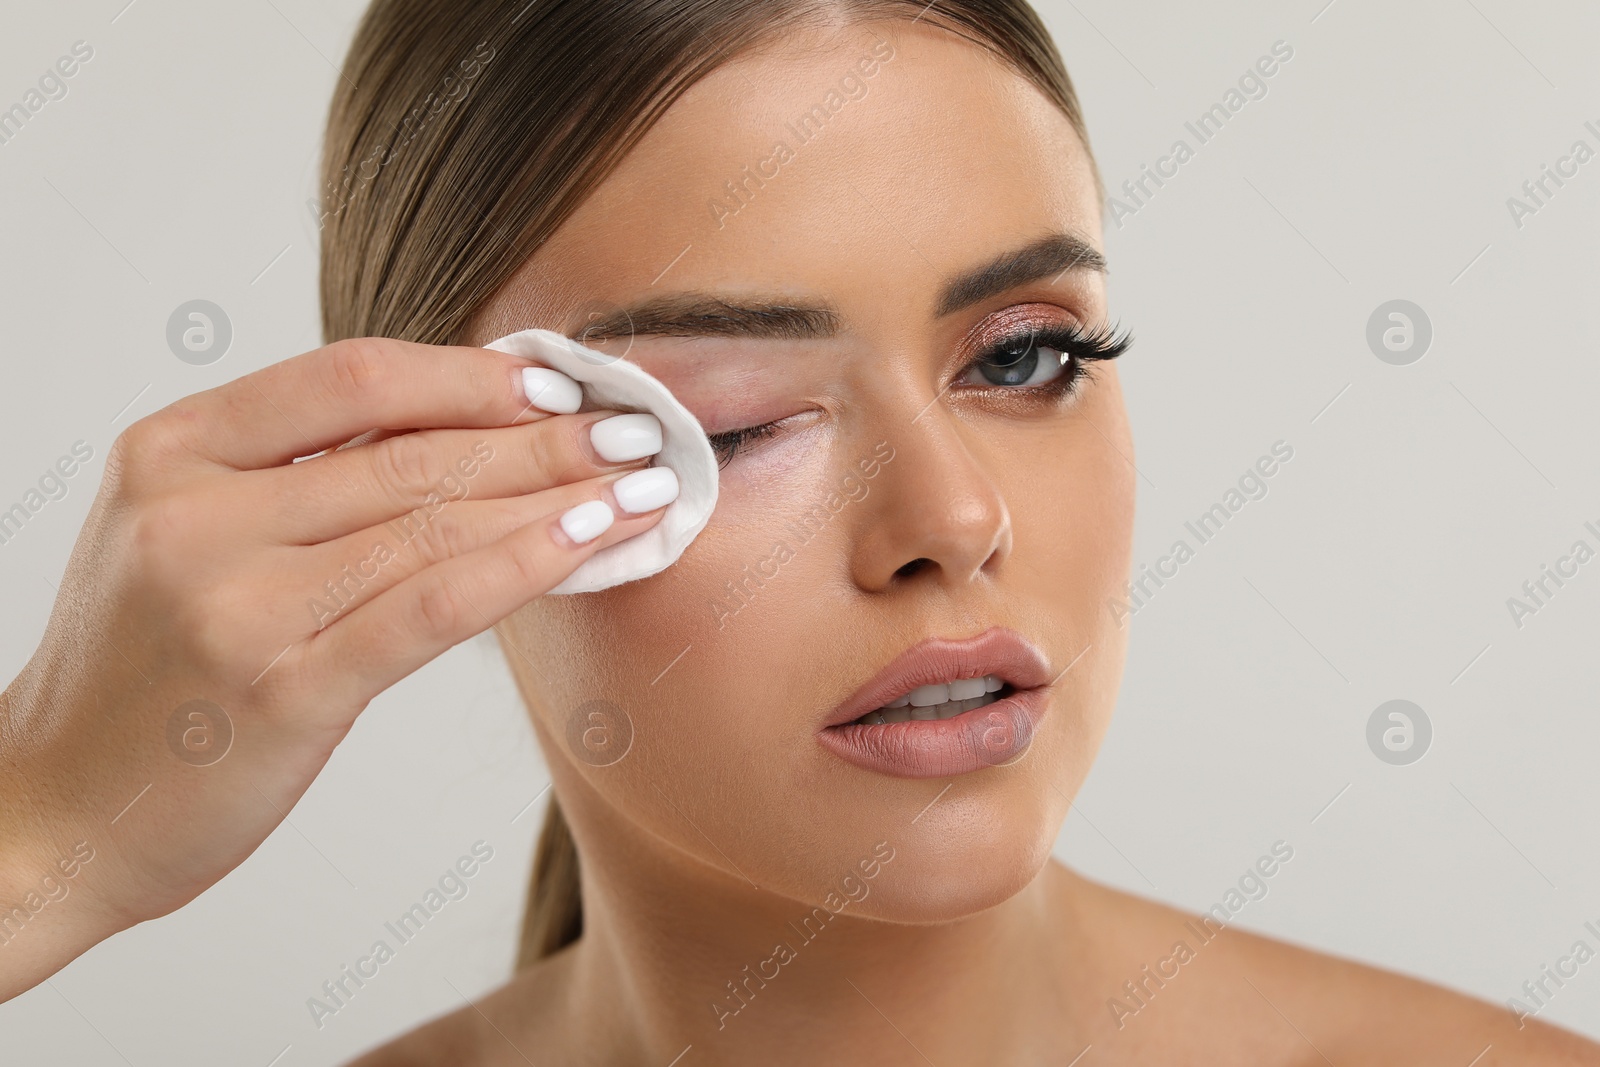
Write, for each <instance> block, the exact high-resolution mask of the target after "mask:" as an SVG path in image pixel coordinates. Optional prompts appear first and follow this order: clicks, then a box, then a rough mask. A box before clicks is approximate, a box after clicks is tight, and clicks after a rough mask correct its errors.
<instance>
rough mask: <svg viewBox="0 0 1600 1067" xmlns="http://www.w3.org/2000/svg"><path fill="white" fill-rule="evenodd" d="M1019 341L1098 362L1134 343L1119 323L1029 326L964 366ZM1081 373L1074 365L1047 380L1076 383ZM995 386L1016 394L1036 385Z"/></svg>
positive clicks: (1080, 360)
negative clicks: (1067, 370) (1086, 325)
mask: <svg viewBox="0 0 1600 1067" xmlns="http://www.w3.org/2000/svg"><path fill="white" fill-rule="evenodd" d="M1019 341H1031V342H1032V343H1033V344H1034V345H1037V346H1039V347H1042V348H1053V349H1055V350H1056V351H1058V352H1060V353H1061V354H1062V355H1064V356H1066V357H1067V358H1068V359H1069V360H1071V361H1072V362H1073V363H1098V362H1104V361H1105V360H1110V359H1116V358H1117V357H1118V356H1120V355H1122V354H1123V353H1124V352H1126V351H1127V350H1128V349H1129V348H1130V347H1131V346H1132V345H1133V334H1132V333H1131V332H1130V331H1129V330H1128V329H1127V328H1126V327H1121V326H1118V327H1114V328H1113V327H1109V326H1106V325H1104V324H1101V325H1099V326H1096V327H1094V328H1092V329H1085V328H1084V327H1082V326H1079V325H1078V324H1077V323H1075V322H1074V323H1065V324H1060V325H1049V326H1038V327H1029V328H1027V329H1024V330H1017V331H1016V332H1014V333H1013V334H1012V335H1011V336H1009V337H1003V338H1001V339H1000V340H998V341H995V342H993V343H992V344H990V345H989V347H987V348H985V349H984V350H983V351H982V352H980V353H979V354H978V357H977V358H976V359H974V360H973V361H972V362H971V363H968V364H967V365H966V366H965V367H962V368H961V370H962V372H963V373H965V372H966V371H967V370H970V369H971V368H972V366H973V364H975V363H980V362H982V361H983V360H985V359H988V358H990V357H991V356H994V355H996V354H998V353H1003V352H1007V351H1008V350H1009V349H1010V348H1011V347H1012V346H1014V345H1016V344H1017V343H1018V342H1019ZM1063 362H1065V361H1063ZM1081 375H1082V368H1081V367H1074V369H1073V370H1071V371H1069V372H1068V373H1067V374H1064V375H1062V377H1061V378H1057V379H1055V381H1053V382H1049V383H1047V385H1055V384H1056V383H1057V382H1060V381H1062V380H1063V379H1070V380H1071V381H1072V382H1073V383H1076V381H1077V379H1078V378H1079V377H1080V376H1081ZM995 388H997V389H1005V390H1006V391H1007V392H1013V393H1014V392H1029V391H1031V390H1032V388H1034V387H1025V388H1018V387H1015V386H1013V387H1009V388H1008V387H1006V386H995ZM1037 388H1040V389H1043V388H1045V386H1038V387H1037Z"/></svg>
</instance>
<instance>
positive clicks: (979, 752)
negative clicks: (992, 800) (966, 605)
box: [817, 626, 1054, 778]
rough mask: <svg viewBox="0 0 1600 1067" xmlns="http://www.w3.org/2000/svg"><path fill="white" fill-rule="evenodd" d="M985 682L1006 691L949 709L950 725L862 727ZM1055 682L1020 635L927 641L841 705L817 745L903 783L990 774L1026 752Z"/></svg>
mask: <svg viewBox="0 0 1600 1067" xmlns="http://www.w3.org/2000/svg"><path fill="white" fill-rule="evenodd" d="M986 676H988V677H989V678H991V679H992V680H998V681H999V682H1000V683H1001V684H1000V687H999V689H998V691H996V690H992V689H991V690H989V692H988V693H987V694H986V697H985V701H977V702H974V703H975V705H976V706H973V707H970V708H969V709H968V710H964V711H959V713H957V714H954V715H949V710H950V709H949V707H948V705H944V706H943V711H944V714H945V715H946V716H947V717H940V718H932V719H928V718H912V719H910V720H908V721H898V722H894V721H889V722H881V723H880V722H877V721H876V716H875V717H874V722H873V724H866V723H861V722H858V721H857V720H859V719H861V718H862V716H864V715H867V714H868V713H871V712H874V711H876V710H877V709H880V708H884V707H886V706H888V705H892V704H896V703H898V702H899V701H900V699H901V698H902V697H907V696H911V697H912V703H913V704H915V703H917V702H919V701H925V700H929V699H931V697H932V696H937V695H939V690H938V689H937V688H934V687H937V686H940V685H948V684H949V683H951V682H966V683H967V685H966V686H957V687H956V691H957V692H965V691H966V689H967V688H970V687H971V685H972V682H971V681H970V680H971V679H979V680H982V679H984V678H985V677H986ZM1053 680H1054V675H1053V674H1052V672H1051V669H1050V664H1049V661H1048V659H1047V658H1046V657H1045V655H1044V653H1043V652H1042V651H1040V650H1039V648H1038V647H1037V646H1036V645H1034V644H1032V643H1031V642H1030V641H1028V640H1027V639H1026V638H1024V637H1023V636H1022V635H1021V634H1019V633H1017V632H1016V631H1015V630H1012V629H1009V628H1006V627H999V626H995V627H990V628H989V629H988V630H985V631H984V632H983V633H981V634H979V635H978V636H976V637H971V638H964V639H960V640H956V639H951V638H942V637H936V638H928V639H926V640H923V641H920V642H918V643H917V644H915V645H913V646H912V647H911V648H908V649H906V650H905V651H904V652H903V653H901V654H900V655H899V656H896V657H895V659H894V660H893V661H891V662H890V663H889V664H888V665H887V666H885V667H884V668H883V669H882V670H880V671H879V672H878V673H877V674H875V675H874V676H873V677H872V678H871V679H870V680H868V681H867V682H866V684H864V685H863V686H862V687H861V688H860V689H858V690H856V692H855V693H854V694H852V695H851V696H850V698H849V699H848V700H846V701H845V702H844V703H843V704H841V705H839V707H838V708H836V709H835V710H834V711H833V712H832V713H831V714H830V715H829V716H828V719H827V721H826V722H825V723H824V725H823V727H822V729H820V730H819V731H818V733H817V740H818V741H819V742H820V743H821V744H822V746H823V747H824V748H826V749H828V750H829V751H831V752H833V753H834V754H835V755H837V756H839V757H840V758H842V759H844V760H846V761H847V762H849V763H852V764H855V765H856V766H859V767H862V768H863V769H866V770H873V771H878V772H879V773H883V774H889V775H894V776H896V777H902V778H936V777H946V776H949V775H954V774H964V773H967V772H970V771H975V770H981V769H982V768H984V767H993V766H996V765H998V764H1001V763H1005V762H1008V761H1009V760H1011V759H1013V758H1015V757H1016V756H1018V755H1020V754H1021V753H1022V752H1024V751H1026V750H1027V747H1028V745H1029V743H1030V742H1031V741H1032V739H1033V733H1034V730H1035V729H1036V727H1037V726H1038V723H1039V721H1040V719H1041V718H1042V717H1043V715H1044V711H1045V708H1046V705H1047V697H1048V688H1047V687H1048V685H1049V683H1050V682H1051V681H1053ZM918 691H920V693H919V692H918ZM995 698H998V699H995ZM903 706H904V705H902V707H903Z"/></svg>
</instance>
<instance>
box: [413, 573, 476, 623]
mask: <svg viewBox="0 0 1600 1067" xmlns="http://www.w3.org/2000/svg"><path fill="white" fill-rule="evenodd" d="M470 610H471V609H470V608H469V607H468V605H467V603H466V600H465V599H464V598H463V597H462V596H461V593H460V592H459V591H458V590H457V589H456V587H455V586H454V585H452V584H450V583H449V582H447V581H445V580H444V579H443V578H438V577H436V578H433V579H431V580H429V581H428V582H427V584H426V585H424V586H423V587H422V588H421V589H420V590H419V591H418V593H417V603H416V612H417V619H418V621H419V623H420V624H421V625H422V627H423V628H424V630H425V632H427V633H430V634H453V633H458V632H460V630H461V627H462V625H463V624H464V622H465V621H466V618H467V614H468V612H469V611H470Z"/></svg>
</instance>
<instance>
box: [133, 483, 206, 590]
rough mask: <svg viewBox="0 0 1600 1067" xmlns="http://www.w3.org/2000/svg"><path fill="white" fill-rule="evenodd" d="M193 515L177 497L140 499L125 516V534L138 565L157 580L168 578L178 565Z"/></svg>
mask: <svg viewBox="0 0 1600 1067" xmlns="http://www.w3.org/2000/svg"><path fill="white" fill-rule="evenodd" d="M194 519H195V516H194V514H193V513H192V510H191V509H190V507H189V505H188V504H187V502H186V501H185V500H184V499H183V498H182V497H178V496H164V497H157V498H155V499H151V500H145V501H142V502H141V503H140V504H139V505H138V506H137V507H135V508H133V509H132V510H130V511H129V512H128V515H127V519H126V521H127V537H128V543H129V547H130V548H131V550H132V552H133V556H134V559H135V560H136V561H137V563H138V565H139V566H140V568H141V569H142V570H143V571H144V572H145V573H148V574H150V575H152V576H154V577H156V578H157V579H158V580H165V579H169V578H170V577H171V576H172V574H173V573H174V571H175V570H176V569H178V568H179V567H181V566H182V563H181V561H182V560H183V559H184V557H185V555H186V552H185V548H184V545H185V542H186V540H187V538H188V536H189V534H190V532H191V531H192V530H193V528H194V526H193V522H194Z"/></svg>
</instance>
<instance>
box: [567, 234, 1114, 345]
mask: <svg viewBox="0 0 1600 1067" xmlns="http://www.w3.org/2000/svg"><path fill="white" fill-rule="evenodd" d="M1070 270H1079V271H1094V272H1098V273H1104V272H1105V270H1106V261H1105V257H1104V256H1102V255H1101V254H1100V253H1099V252H1098V251H1097V250H1096V249H1095V247H1094V246H1093V245H1091V244H1089V242H1088V241H1086V240H1084V239H1083V238H1081V237H1078V236H1076V235H1074V234H1070V233H1051V234H1046V235H1045V236H1044V237H1041V238H1038V239H1037V240H1035V241H1032V242H1030V243H1029V244H1027V245H1024V246H1023V247H1021V248H1016V249H1012V250H1011V251H1009V252H1004V253H1002V254H1001V255H999V256H996V257H995V258H993V259H991V260H990V261H989V262H987V263H984V264H982V265H981V266H978V267H974V268H971V269H969V270H965V271H962V272H961V273H959V274H957V275H955V276H954V277H951V278H949V279H947V280H946V281H945V283H944V285H943V286H941V287H940V290H939V296H938V300H937V301H936V303H935V305H934V306H935V312H934V314H935V315H936V316H938V317H940V318H943V317H944V316H946V315H953V314H955V313H956V312H957V311H961V310H963V309H964V308H968V307H971V306H972V305H973V304H977V303H979V302H981V301H984V300H987V299H989V298H990V297H992V296H997V295H999V294H1000V293H1003V292H1005V291H1006V290H1008V289H1014V288H1016V287H1017V286H1020V285H1026V284H1027V283H1029V282H1034V281H1038V280H1039V279H1040V278H1050V279H1051V280H1052V281H1054V280H1055V278H1058V277H1060V276H1061V275H1063V274H1065V273H1066V272H1067V271H1070ZM841 321H842V316H841V315H840V313H839V311H838V309H837V308H835V307H834V306H832V305H831V304H828V303H795V302H793V301H791V300H787V299H784V298H782V297H773V298H760V297H755V298H752V297H746V296H741V297H737V298H732V297H728V296H723V295H718V294H716V293H704V292H693V291H691V292H683V293H669V294H667V295H664V296H659V297H651V298H649V299H647V300H642V301H639V302H638V303H635V304H630V305H628V306H626V307H622V308H618V309H617V310H615V311H612V312H608V313H607V314H605V315H603V316H601V317H599V318H598V319H596V320H595V321H593V322H590V323H588V324H586V325H583V326H580V327H577V328H576V329H574V330H573V331H571V335H572V336H573V337H574V338H575V339H583V340H587V341H602V340H606V339H608V338H613V337H630V336H631V337H640V336H646V335H650V336H661V337H748V338H762V339H771V340H790V341H795V340H818V339H825V338H829V337H834V336H836V335H837V334H838V332H839V327H840V323H841Z"/></svg>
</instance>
